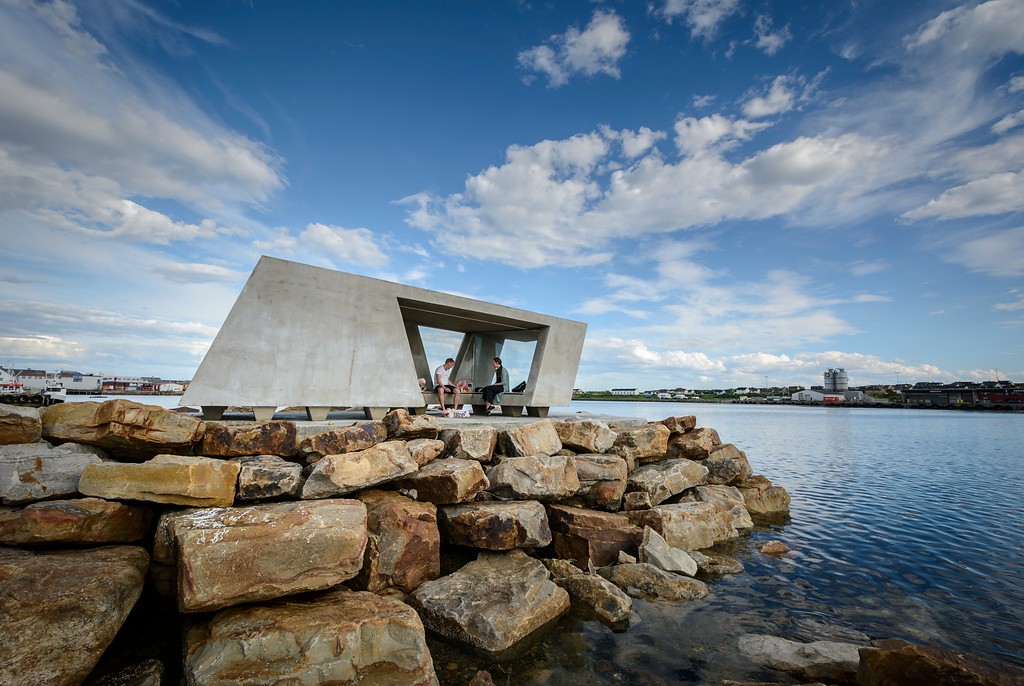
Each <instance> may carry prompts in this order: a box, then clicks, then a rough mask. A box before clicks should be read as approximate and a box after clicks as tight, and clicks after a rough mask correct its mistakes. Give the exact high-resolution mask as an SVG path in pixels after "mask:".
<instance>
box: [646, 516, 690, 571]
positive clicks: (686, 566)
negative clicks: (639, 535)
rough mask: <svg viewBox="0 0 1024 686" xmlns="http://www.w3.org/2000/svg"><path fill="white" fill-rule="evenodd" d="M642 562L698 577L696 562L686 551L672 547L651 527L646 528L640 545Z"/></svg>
mask: <svg viewBox="0 0 1024 686" xmlns="http://www.w3.org/2000/svg"><path fill="white" fill-rule="evenodd" d="M640 561H641V562H647V563H650V564H652V565H654V566H655V567H657V568H658V569H663V570H665V571H666V572H682V573H683V574H685V575H687V576H696V575H697V563H696V561H694V559H693V558H692V557H690V555H689V554H687V552H686V551H685V550H680V549H679V548H673V547H672V546H670V545H669V544H668V543H667V542H665V539H664V538H662V536H661V534H659V533H658V532H657V531H655V530H654V529H652V528H651V527H649V526H645V527H644V540H643V541H642V542H641V543H640Z"/></svg>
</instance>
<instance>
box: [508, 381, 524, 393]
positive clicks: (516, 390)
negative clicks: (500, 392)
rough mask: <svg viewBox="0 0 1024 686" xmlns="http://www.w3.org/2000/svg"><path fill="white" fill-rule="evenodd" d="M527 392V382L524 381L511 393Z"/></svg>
mask: <svg viewBox="0 0 1024 686" xmlns="http://www.w3.org/2000/svg"><path fill="white" fill-rule="evenodd" d="M525 390H526V382H525V381H524V382H522V383H521V384H517V385H516V387H515V388H513V389H512V391H511V392H512V393H522V392H523V391H525Z"/></svg>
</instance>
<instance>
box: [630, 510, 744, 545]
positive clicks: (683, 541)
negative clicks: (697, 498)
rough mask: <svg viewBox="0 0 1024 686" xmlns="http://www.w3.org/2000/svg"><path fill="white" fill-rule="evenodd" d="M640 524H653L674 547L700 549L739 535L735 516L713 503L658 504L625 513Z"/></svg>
mask: <svg viewBox="0 0 1024 686" xmlns="http://www.w3.org/2000/svg"><path fill="white" fill-rule="evenodd" d="M625 514H626V516H627V517H629V520H630V521H631V522H633V523H634V524H636V525H638V526H641V527H643V526H649V527H651V528H652V529H654V530H655V531H657V532H658V533H659V534H661V535H662V537H663V538H664V539H665V541H667V542H668V544H669V545H670V546H672V547H674V548H681V549H683V550H700V549H701V548H710V547H711V546H713V545H714V544H715V543H721V542H722V541H727V540H729V539H731V538H736V537H737V536H739V531H737V530H736V527H735V526H733V518H732V517H731V516H729V515H725V514H723V513H721V512H719V511H718V510H717V509H716V508H715V506H714V505H712V504H711V503H678V504H675V505H657V506H656V507H652V508H651V509H650V510H635V511H632V512H626V513H625Z"/></svg>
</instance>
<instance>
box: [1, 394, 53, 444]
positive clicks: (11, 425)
mask: <svg viewBox="0 0 1024 686" xmlns="http://www.w3.org/2000/svg"><path fill="white" fill-rule="evenodd" d="M42 435H43V423H42V421H40V419H39V409H38V408H36V407H24V406H21V405H7V404H4V403H0V445H10V444H12V443H34V442H35V441H38V440H39V439H40V438H42Z"/></svg>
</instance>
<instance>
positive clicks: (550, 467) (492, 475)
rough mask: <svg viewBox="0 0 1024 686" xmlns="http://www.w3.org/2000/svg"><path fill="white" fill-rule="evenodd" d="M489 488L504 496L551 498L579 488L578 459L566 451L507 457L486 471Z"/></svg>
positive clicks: (559, 496) (557, 498) (535, 498)
mask: <svg viewBox="0 0 1024 686" xmlns="http://www.w3.org/2000/svg"><path fill="white" fill-rule="evenodd" d="M487 479H488V480H489V481H490V483H491V485H490V486H489V487H488V490H489V491H490V492H491V493H493V494H495V495H496V496H498V497H501V498H514V499H517V500H538V501H540V502H551V501H554V500H559V499H561V498H565V497H566V496H570V495H573V494H574V493H576V491H578V490H579V489H580V480H579V477H578V476H577V474H576V459H575V458H573V457H566V456H564V455H529V456H526V457H508V458H505V459H504V460H502V461H501V462H499V463H498V464H497V465H496V466H494V467H491V468H490V469H489V470H488V471H487Z"/></svg>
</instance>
